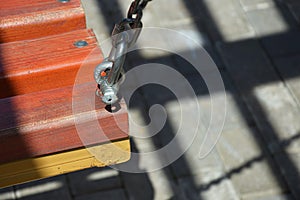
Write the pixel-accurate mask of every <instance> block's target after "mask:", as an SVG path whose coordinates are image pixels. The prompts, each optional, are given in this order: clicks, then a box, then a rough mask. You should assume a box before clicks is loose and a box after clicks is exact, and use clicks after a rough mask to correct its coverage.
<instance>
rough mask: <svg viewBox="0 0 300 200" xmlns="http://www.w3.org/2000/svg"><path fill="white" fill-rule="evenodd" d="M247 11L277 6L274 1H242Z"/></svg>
mask: <svg viewBox="0 0 300 200" xmlns="http://www.w3.org/2000/svg"><path fill="white" fill-rule="evenodd" d="M240 2H241V4H242V6H243V9H244V10H245V11H250V10H259V9H265V8H268V7H271V6H273V5H275V3H274V1H273V0H240Z"/></svg>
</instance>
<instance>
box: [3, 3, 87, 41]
mask: <svg viewBox="0 0 300 200" xmlns="http://www.w3.org/2000/svg"><path fill="white" fill-rule="evenodd" d="M84 28H86V23H85V15H84V10H83V8H82V6H81V4H80V0H70V1H69V2H67V3H61V2H59V1H58V0H10V1H5V2H2V3H1V4H0V43H5V42H12V41H18V40H27V39H34V38H39V37H44V36H49V35H55V34H61V33H65V32H69V31H73V30H78V29H84Z"/></svg>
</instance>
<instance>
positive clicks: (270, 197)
mask: <svg viewBox="0 0 300 200" xmlns="http://www.w3.org/2000/svg"><path fill="white" fill-rule="evenodd" d="M243 200H294V198H293V196H292V195H291V194H253V195H250V196H247V197H243Z"/></svg>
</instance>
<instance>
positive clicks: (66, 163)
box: [0, 139, 130, 188]
mask: <svg viewBox="0 0 300 200" xmlns="http://www.w3.org/2000/svg"><path fill="white" fill-rule="evenodd" d="M91 152H92V153H93V154H91ZM95 152H96V153H95ZM95 155H96V156H95ZM107 155H110V156H107ZM129 158H130V143H129V140H128V139H125V140H121V141H116V142H112V143H108V144H102V145H98V146H94V147H90V148H87V149H85V148H82V149H77V150H73V151H68V152H63V153H58V154H53V155H47V156H43V157H38V158H30V159H26V160H20V161H16V162H12V163H8V164H4V165H0V171H1V174H0V188H1V187H7V186H10V185H15V184H19V183H23V182H26V181H31V180H36V179H41V178H46V177H50V176H55V175H59V174H63V173H68V172H72V171H76V170H81V169H84V168H90V167H103V166H107V165H113V164H118V163H122V162H126V161H128V160H129Z"/></svg>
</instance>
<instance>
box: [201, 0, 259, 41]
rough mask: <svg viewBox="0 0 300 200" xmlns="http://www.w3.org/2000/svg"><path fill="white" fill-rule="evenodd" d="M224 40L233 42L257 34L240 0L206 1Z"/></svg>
mask: <svg viewBox="0 0 300 200" xmlns="http://www.w3.org/2000/svg"><path fill="white" fill-rule="evenodd" d="M204 3H205V5H206V7H207V9H208V12H209V13H210V15H211V17H212V20H213V21H214V23H215V25H216V28H217V30H214V31H218V32H220V33H221V36H222V40H223V41H226V42H232V41H237V40H242V39H246V38H252V37H254V36H255V33H254V30H253V28H252V27H251V25H250V24H249V22H248V20H247V18H246V15H245V13H244V11H243V9H242V7H241V5H240V3H239V1H238V0H225V1H224V0H223V1H220V0H205V1H204ZM224 16H226V17H224Z"/></svg>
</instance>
